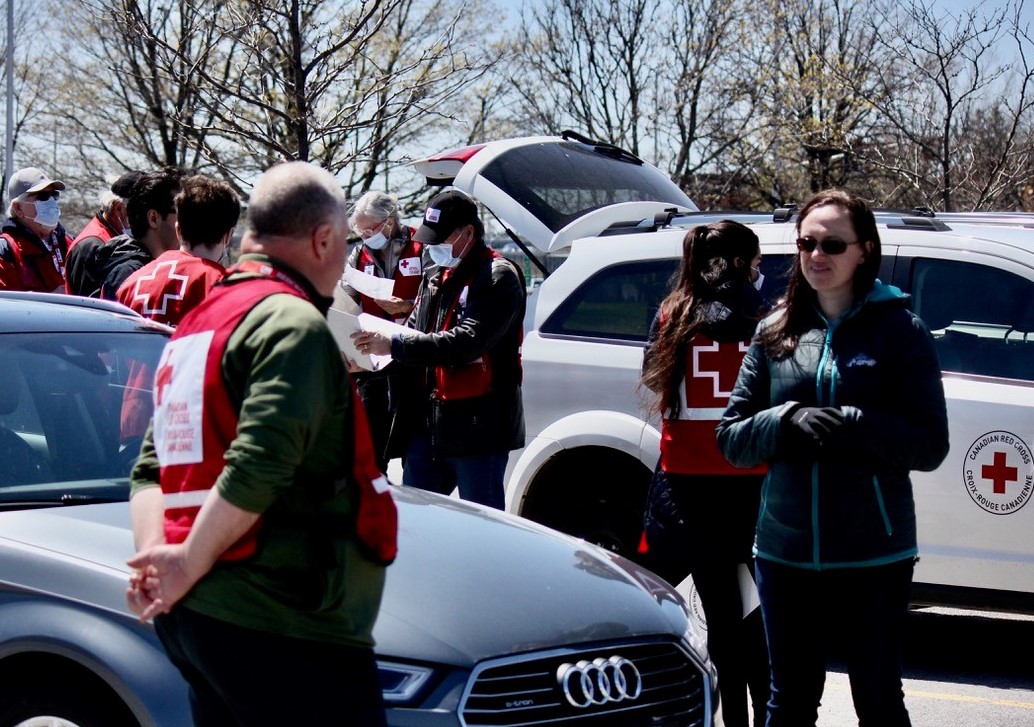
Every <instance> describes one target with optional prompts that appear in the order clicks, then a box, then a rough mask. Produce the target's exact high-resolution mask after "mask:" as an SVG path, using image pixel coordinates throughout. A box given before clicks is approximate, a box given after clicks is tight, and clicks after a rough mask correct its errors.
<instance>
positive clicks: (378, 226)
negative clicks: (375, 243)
mask: <svg viewBox="0 0 1034 727" xmlns="http://www.w3.org/2000/svg"><path fill="white" fill-rule="evenodd" d="M390 220H391V218H390V217H385V218H384V219H383V220H381V221H380V222H379V223H378V224H376V225H374V226H373V227H372V228H370V229H368V230H361V229H359V227H358V226H356V228H355V231H356V233H357V234H358V235H359V237H360V238H362V239H363V240H365V239H366V238H368V237H373V236H374V235H376V234H377V233H378V232H380V231H381V230H383V229H384V226H385V225H386V224H388V222H389V221H390ZM364 232H369V233H370V234H369V235H364V234H363V233H364Z"/></svg>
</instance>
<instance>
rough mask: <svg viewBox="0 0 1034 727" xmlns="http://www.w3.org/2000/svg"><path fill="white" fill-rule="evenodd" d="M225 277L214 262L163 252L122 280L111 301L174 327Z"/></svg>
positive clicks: (224, 273) (187, 253)
mask: <svg viewBox="0 0 1034 727" xmlns="http://www.w3.org/2000/svg"><path fill="white" fill-rule="evenodd" d="M225 276H226V269H225V268H224V267H223V266H222V265H220V264H219V263H217V262H214V261H212V260H206V259H205V258H201V257H198V256H196V255H192V254H191V253H189V252H185V251H183V250H166V251H165V252H163V253H162V254H161V255H159V256H158V257H157V258H155V259H154V260H152V261H151V262H149V263H147V265H144V266H143V267H142V268H140V269H139V270H136V271H134V272H133V273H132V275H130V276H129V277H128V278H126V280H125V282H124V283H122V285H121V286H119V289H118V291H117V292H116V293H115V299H116V300H118V302H119V303H122V305H125V306H127V307H129V308H132V309H133V310H135V311H136V312H137V313H139V314H140V315H142V316H144V317H145V318H151V319H153V320H156V321H158V322H159V323H165V324H166V325H170V326H175V325H177V324H179V322H180V321H181V320H182V319H183V316H185V315H186V314H187V313H188V312H189V311H191V310H192V309H193V308H195V307H196V306H197V305H198V304H199V303H200V302H201V301H202V300H204V299H205V297H206V296H208V293H209V291H210V290H212V286H214V285H215V284H216V283H218V282H219V281H220V280H222V279H223V278H224V277H225Z"/></svg>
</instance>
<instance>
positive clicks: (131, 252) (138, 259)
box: [65, 235, 154, 300]
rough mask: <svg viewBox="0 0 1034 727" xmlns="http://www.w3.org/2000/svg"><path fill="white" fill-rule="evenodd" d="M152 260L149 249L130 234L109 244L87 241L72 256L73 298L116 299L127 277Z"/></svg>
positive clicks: (70, 284) (69, 268) (68, 269)
mask: <svg viewBox="0 0 1034 727" xmlns="http://www.w3.org/2000/svg"><path fill="white" fill-rule="evenodd" d="M152 260H154V257H153V256H152V255H151V253H150V252H149V251H148V250H147V248H145V247H144V246H143V245H142V244H140V243H139V242H137V241H136V240H134V239H133V238H132V237H130V236H129V235H119V236H118V237H113V238H111V239H110V240H108V241H107V242H101V240H100V238H98V237H91V238H87V239H85V240H82V241H81V242H79V244H77V245H76V246H75V247H73V248H72V252H70V253H69V254H68V264H67V267H66V270H65V276H66V278H67V280H68V290H69V292H70V293H72V294H73V295H83V296H86V297H88V298H105V299H107V300H116V296H115V294H116V293H117V292H118V289H119V287H120V286H121V285H122V283H124V282H125V281H126V278H128V277H129V276H130V275H132V274H133V273H134V272H136V271H137V270H139V269H140V268H142V267H143V266H144V265H147V263H149V262H151V261H152Z"/></svg>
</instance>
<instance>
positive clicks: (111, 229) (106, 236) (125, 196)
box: [69, 171, 144, 249]
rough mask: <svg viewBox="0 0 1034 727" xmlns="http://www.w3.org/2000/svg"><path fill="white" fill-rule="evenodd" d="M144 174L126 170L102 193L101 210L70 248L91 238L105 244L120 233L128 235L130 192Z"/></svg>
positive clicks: (97, 242)
mask: <svg viewBox="0 0 1034 727" xmlns="http://www.w3.org/2000/svg"><path fill="white" fill-rule="evenodd" d="M142 176H144V173H143V172H137V171H132V172H126V173H125V174H123V175H121V176H119V177H118V178H117V179H116V180H115V181H114V182H112V183H111V186H110V187H109V188H108V189H107V190H105V191H104V192H102V193H101V209H100V212H98V213H97V214H95V215H94V216H93V218H92V219H91V220H90V221H89V222H87V223H86V227H84V228H83V229H82V232H80V233H79V234H78V235H77V236H76V238H75V239H74V240H72V244H71V245H70V246H69V249H72V248H73V247H75V246H76V245H78V244H79V243H80V242H82V241H83V240H86V239H89V238H96V243H94V244H103V243H105V242H107V241H108V240H110V239H111V238H113V237H116V236H118V235H128V234H129V216H128V214H127V213H126V204H127V203H128V200H129V193H130V192H132V191H133V185H134V184H136V183H137V181H138V180H139V179H140V177H142Z"/></svg>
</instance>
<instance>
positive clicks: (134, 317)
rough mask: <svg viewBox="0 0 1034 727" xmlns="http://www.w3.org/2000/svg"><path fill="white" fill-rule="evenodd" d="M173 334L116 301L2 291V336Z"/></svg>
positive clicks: (0, 328) (0, 294)
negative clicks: (37, 334) (54, 333)
mask: <svg viewBox="0 0 1034 727" xmlns="http://www.w3.org/2000/svg"><path fill="white" fill-rule="evenodd" d="M171 330H172V329H171V328H169V327H167V326H163V325H161V324H159V323H155V322H154V321H152V320H150V319H147V318H144V317H143V316H141V315H139V314H138V313H136V312H135V311H133V310H132V309H130V308H127V307H126V306H124V305H122V304H120V303H115V302H113V301H107V300H97V299H95V298H82V297H79V296H75V295H64V294H60V293H28V292H9V291H0V333H33V332H40V331H52V332H53V331H74V332H98V333H99V332H110V333H120V332H133V331H150V332H153V333H165V334H168V333H169V332H170V331H171Z"/></svg>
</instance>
